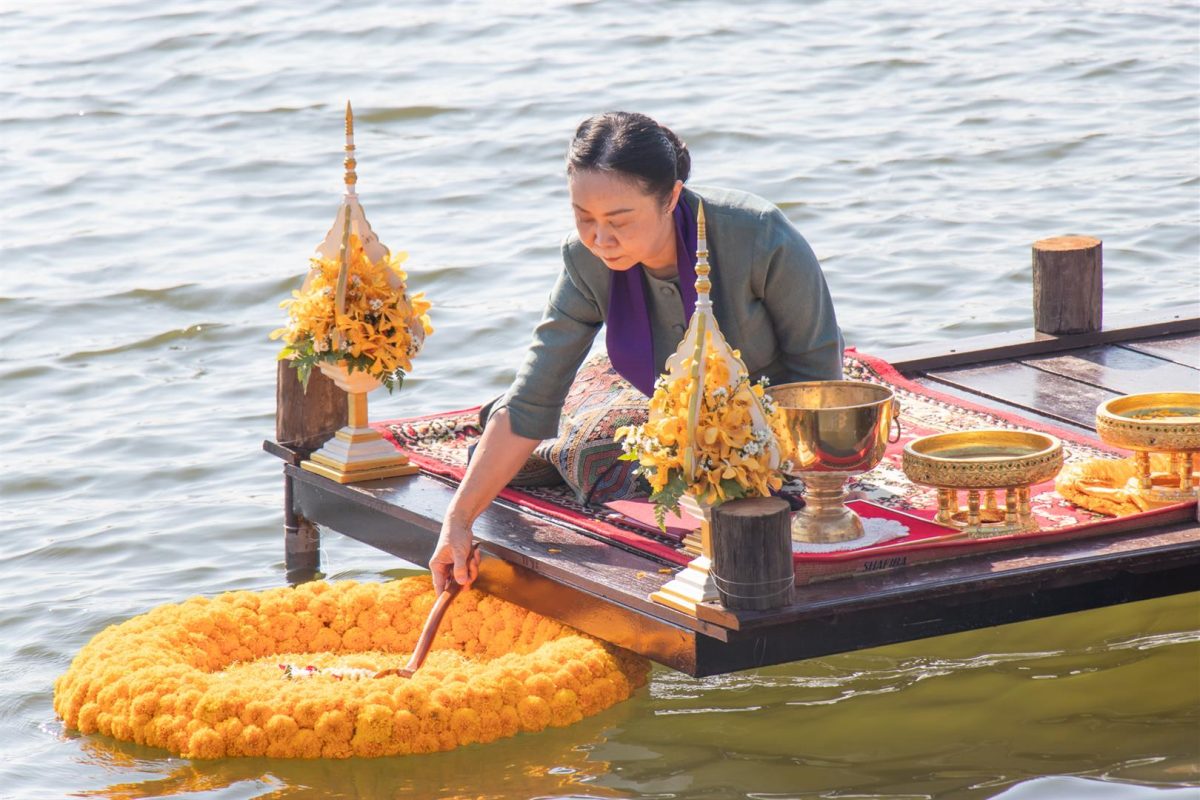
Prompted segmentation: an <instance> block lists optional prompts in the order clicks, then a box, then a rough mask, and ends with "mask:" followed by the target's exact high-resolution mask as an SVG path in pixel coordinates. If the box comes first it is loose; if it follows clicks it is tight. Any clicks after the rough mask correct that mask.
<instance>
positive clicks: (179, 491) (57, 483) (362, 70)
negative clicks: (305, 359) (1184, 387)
mask: <svg viewBox="0 0 1200 800" xmlns="http://www.w3.org/2000/svg"><path fill="white" fill-rule="evenodd" d="M918 6H919V4H912V3H903V2H896V1H895V0H884V2H879V3H871V4H862V3H854V2H849V0H827V1H826V2H815V3H788V2H763V3H755V4H747V5H741V4H730V3H717V2H712V1H711V0H695V1H688V2H673V3H668V2H639V3H619V4H618V3H606V2H561V1H559V2H545V3H540V4H529V5H523V4H515V3H514V4H504V3H485V2H448V3H436V4H435V3H398V4H393V3H384V2H373V3H372V2H364V3H332V2H318V3H304V4H291V3H283V2H277V1H274V0H271V1H267V2H257V3H238V2H219V1H217V0H212V1H207V2H206V1H204V0H193V1H189V0H168V1H167V2H158V3H150V2H146V0H127V1H126V2H88V3H60V2H40V3H33V2H17V3H11V2H10V3H7V4H5V5H4V6H3V7H2V8H0V31H2V32H3V42H2V48H0V52H3V54H4V55H3V56H2V57H3V59H4V67H5V69H4V72H3V75H4V80H3V81H0V142H2V143H3V147H2V149H0V153H2V158H3V162H2V165H3V180H2V181H0V191H2V192H3V195H2V197H0V200H2V202H0V247H2V248H3V258H4V260H3V264H2V266H0V407H2V411H3V413H2V414H0V419H2V420H3V421H4V422H3V433H4V441H5V443H6V455H7V459H6V469H5V470H4V471H3V473H2V474H0V520H2V521H3V524H4V528H5V530H6V532H7V535H6V536H4V537H3V538H2V539H0V565H3V567H2V568H3V573H2V574H3V578H4V579H3V581H2V582H0V752H3V754H4V758H3V759H0V787H3V788H0V795H2V796H5V797H8V796H12V797H19V798H54V797H67V796H89V797H150V796H166V795H181V796H189V797H204V798H249V797H276V798H284V797H286V798H301V797H440V796H445V797H472V798H475V797H489V798H490V797H530V796H545V797H560V796H589V797H621V798H626V797H631V798H725V797H729V798H733V797H748V796H753V797H763V798H766V797H770V798H784V797H818V796H821V797H847V796H853V797H887V798H916V797H932V796H938V797H940V796H957V797H996V796H998V797H1006V798H1022V799H1023V798H1028V797H1062V796H1070V794H1071V793H1079V792H1082V793H1086V794H1087V795H1089V796H1096V797H1102V798H1104V797H1109V796H1111V797H1141V796H1145V795H1151V796H1158V795H1160V794H1163V795H1164V796H1173V793H1174V792H1177V791H1178V792H1183V791H1190V790H1191V788H1193V787H1195V786H1197V785H1200V758H1198V749H1200V747H1198V741H1200V719H1198V718H1200V712H1198V709H1200V680H1198V678H1200V669H1198V664H1200V648H1198V647H1197V641H1196V640H1197V637H1198V634H1197V631H1198V630H1200V619H1197V617H1198V613H1197V598H1196V597H1195V596H1191V597H1182V598H1174V599H1168V600H1162V601H1156V602H1151V603H1141V604H1135V605H1131V606H1126V607H1121V608H1113V609H1108V610H1103V611H1098V612H1089V613H1087V614H1076V615H1071V616H1066V617H1060V618H1055V619H1051V620H1045V621H1040V622H1034V623H1027V624H1023V625H1017V626H1010V627H1005V628H997V629H992V630H986V631H980V632H976V633H971V634H964V635H960V636H955V637H948V638H944V639H937V640H930V641H924V642H914V643H910V644H905V645H902V646H896V647H891V648H885V649H881V650H873V651H866V652H862V653H854V654H847V655H843V656H837V657H832V658H824V659H817V660H813V661H809V662H803V663H799V664H792V665H787V666H781V667H775V668H771V669H766V670H758V671H752V672H745V673H739V674H736V675H730V676H725V677H722V678H714V679H709V680H692V679H690V678H686V677H683V676H680V675H677V674H673V673H671V672H668V671H666V670H660V671H656V672H655V674H654V677H653V681H652V683H651V685H650V687H649V688H648V689H647V690H644V691H643V692H642V693H641V694H640V695H639V696H638V697H637V698H635V699H634V700H632V701H630V702H628V703H626V704H623V705H622V706H620V707H619V708H616V709H613V710H611V711H609V712H606V713H605V714H602V715H600V716H598V717H595V718H593V719H590V720H587V721H585V722H583V723H581V724H579V725H576V726H574V727H572V728H570V729H566V730H554V731H549V732H546V733H543V734H539V735H536V736H522V737H518V738H516V739H513V740H508V741H505V742H500V743H497V744H493V745H490V746H487V747H474V748H469V749H466V750H463V751H462V752H456V753H447V754H440V755H436V756H430V757H423V758H410V759H400V760H390V761H375V762H372V761H349V762H341V763H324V762H322V763H295V764H293V763H281V762H276V761H265V760H251V761H233V760H227V761H220V762H216V763H193V762H188V761H182V760H179V759H175V758H170V757H168V756H167V755H166V754H165V753H163V752H162V751H156V750H149V749H145V748H138V747H134V746H129V745H125V744H120V743H116V742H113V741H109V740H106V739H103V738H101V737H82V738H81V737H77V736H73V735H70V734H67V733H65V732H64V731H63V729H62V727H61V725H60V724H59V723H58V722H57V721H56V720H55V718H54V715H53V712H52V710H51V707H50V700H51V684H52V682H53V680H54V678H55V677H56V676H57V675H59V674H61V673H62V672H63V671H64V670H65V669H66V666H67V664H68V663H69V661H70V659H71V657H72V656H73V655H74V653H75V652H76V651H77V650H78V649H79V648H80V647H81V646H82V645H83V644H84V643H85V642H86V641H87V640H88V639H89V638H90V637H91V636H93V635H94V634H95V633H96V632H98V631H99V630H101V629H102V628H103V627H104V626H105V625H108V624H111V623H114V622H118V621H120V620H123V619H126V618H128V617H130V616H132V615H134V614H137V613H139V612H141V611H144V610H146V609H148V608H150V607H153V606H155V605H158V604H160V603H164V602H169V601H175V600H179V599H181V598H183V597H186V596H190V595H192V594H207V595H211V594H214V593H217V592H220V591H223V590H227V589H234V588H238V589H258V588H265V587H269V586H277V585H280V584H281V583H283V582H284V575H283V564H282V542H281V538H282V537H281V525H282V520H281V511H280V507H281V488H282V486H281V481H280V478H279V465H278V462H276V461H275V460H273V459H271V458H270V457H268V456H266V455H264V454H263V453H261V452H260V450H259V447H260V443H261V441H262V439H263V438H265V437H267V436H269V435H270V434H271V433H272V430H273V428H272V415H273V402H274V354H275V349H276V347H275V345H274V343H271V342H268V341H267V339H266V334H267V332H268V331H270V330H271V329H272V328H274V327H276V326H277V325H278V324H279V323H280V319H281V312H280V310H279V309H278V308H277V303H278V302H279V300H281V299H282V298H283V297H285V296H287V294H288V292H289V291H290V290H291V289H292V288H294V287H295V286H296V285H297V284H298V280H299V276H300V275H301V274H302V272H303V271H304V269H305V268H306V266H307V258H308V256H309V255H310V254H311V252H312V250H313V248H314V247H315V246H316V244H317V243H318V242H319V241H321V239H322V238H323V236H324V234H325V231H326V230H327V228H328V226H329V225H330V223H331V221H332V219H333V215H334V212H335V210H336V206H337V203H338V197H339V191H340V186H341V184H340V181H341V166H340V161H341V154H340V145H341V124H342V123H341V108H342V105H343V104H344V102H345V101H346V99H351V100H353V102H354V104H355V108H356V109H357V112H358V116H357V119H358V125H357V131H358V137H357V138H358V145H359V164H360V166H359V175H360V182H359V190H360V193H361V195H362V197H363V200H364V203H365V206H366V209H367V212H368V215H369V217H370V219H371V220H372V222H373V224H374V227H375V229H376V230H377V231H378V232H379V233H380V235H381V237H382V239H383V241H384V242H385V243H387V244H388V245H390V246H391V247H392V248H393V249H396V250H407V251H408V252H409V253H410V254H411V258H410V261H409V264H408V265H409V267H410V268H411V273H412V282H413V284H414V285H415V286H416V287H417V288H419V289H421V290H424V291H426V292H427V293H428V294H429V296H430V297H431V298H432V299H433V300H434V302H435V304H436V305H435V309H434V319H435V324H436V326H437V332H436V333H435V335H434V336H433V337H432V338H431V339H430V341H429V344H428V347H427V348H426V350H425V353H424V354H423V356H422V357H421V359H420V360H419V361H418V363H417V369H416V372H415V373H414V374H413V375H412V377H411V378H410V380H409V381H408V383H407V385H406V387H405V389H404V391H403V392H402V393H400V394H399V395H396V396H394V397H387V396H385V395H381V394H379V393H377V394H376V395H374V396H372V400H371V402H372V409H373V415H374V416H375V417H376V418H382V417H385V416H401V415H407V414H419V413H427V412H432V411H436V410H439V409H446V408H460V407H463V406H466V405H472V404H474V403H477V402H479V401H480V400H481V399H485V398H488V397H491V396H493V395H494V394H496V393H498V392H499V391H501V390H502V389H503V388H504V387H505V386H506V385H507V383H508V381H509V380H510V379H511V376H512V374H513V371H514V368H515V366H516V365H517V363H518V362H519V359H520V356H521V353H522V351H523V349H524V347H525V345H526V343H527V340H528V335H529V331H530V329H531V327H532V326H533V324H534V323H535V322H536V320H537V317H538V315H539V313H540V310H541V306H542V303H543V302H544V300H545V297H546V294H547V292H548V290H549V288H550V285H551V283H552V281H553V279H554V275H555V272H556V270H557V269H558V266H559V252H558V249H559V243H560V241H561V238H562V236H563V234H564V233H565V232H566V231H567V229H568V227H569V226H570V224H571V220H570V214H569V209H568V205H567V201H566V194H565V188H564V178H563V174H562V158H563V154H564V152H565V147H566V142H567V140H568V137H569V135H570V133H571V131H572V130H573V129H574V127H575V125H576V124H577V123H578V122H579V121H580V120H581V119H582V118H583V117H585V116H587V115H589V114H591V113H595V112H598V111H602V110H607V109H610V108H627V109H635V110H642V111H645V112H647V113H650V114H652V115H653V116H655V117H657V118H658V119H660V120H661V121H662V122H663V123H665V124H668V125H670V126H672V127H673V128H674V129H675V130H676V131H677V132H678V133H679V134H680V135H681V136H682V137H683V138H684V139H685V140H686V141H687V142H688V143H689V145H690V147H691V149H692V152H693V160H694V164H695V172H694V181H695V182H697V183H702V184H715V185H727V186H734V187H737V188H742V189H746V190H749V191H753V192H756V193H758V194H761V195H763V196H765V197H767V198H769V199H771V200H772V201H774V202H776V203H778V204H779V205H780V206H781V207H782V208H783V209H784V210H785V211H786V213H787V214H788V216H789V217H791V219H793V220H794V221H795V222H796V224H797V225H798V226H799V227H800V229H801V230H802V231H803V232H804V233H805V235H806V236H807V238H808V239H809V241H810V242H811V243H812V245H813V247H814V249H815V250H816V252H817V254H818V256H819V258H820V259H821V261H822V263H823V265H824V267H825V270H826V275H827V277H828V280H829V283H830V286H831V289H832V292H833V294H834V297H835V301H836V303H837V307H838V312H839V318H840V321H841V323H842V326H843V328H844V330H845V333H846V338H847V341H848V342H849V343H851V344H856V345H858V346H859V347H860V348H862V349H864V350H867V351H870V350H872V349H875V350H878V349H881V348H884V347H889V346H894V345H903V344H909V343H919V342H929V341H945V342H949V341H951V340H955V339H958V338H960V337H963V336H969V335H974V334H982V333H988V332H993V331H999V330H1007V329H1013V328H1028V327H1029V325H1030V317H1031V311H1030V289H1029V261H1030V256H1029V248H1030V244H1031V243H1032V242H1033V241H1034V240H1036V239H1039V238H1042V237H1045V236H1051V235H1058V234H1066V233H1080V234H1090V235H1095V236H1099V237H1101V238H1102V239H1104V249H1105V262H1106V263H1105V290H1106V293H1105V302H1106V308H1105V310H1106V314H1107V315H1109V316H1110V317H1115V316H1119V315H1137V316H1140V317H1142V318H1150V317H1153V316H1155V315H1157V314H1159V313H1162V312H1163V310H1164V309H1167V308H1169V307H1174V306H1177V305H1178V304H1180V303H1192V304H1193V305H1194V304H1195V302H1196V301H1197V299H1198V285H1200V279H1198V277H1197V268H1198V264H1200V224H1198V223H1200V166H1198V164H1197V146H1198V145H1200V118H1198V114H1197V85H1198V81H1197V76H1198V74H1200V72H1198V71H1200V37H1198V36H1197V32H1198V30H1200V11H1198V10H1197V7H1196V6H1195V4H1194V3H1184V2H1179V3H1171V2H1162V3H1155V4H1129V3H1117V2H1105V1H1104V0H1099V1H1098V2H1093V3H1087V4H1084V5H1078V4H1056V3H1051V2H1036V1H1035V0H1019V2H1014V3H1003V4H983V3H965V4H958V5H957V6H954V7H946V8H943V9H939V10H937V11H934V10H931V9H926V10H921V8H919V7H918ZM323 559H324V564H325V566H326V569H327V570H328V572H329V574H330V577H333V578H351V577H352V578H356V579H359V580H382V579H386V578H388V577H391V576H394V575H396V574H398V573H397V569H398V568H399V567H401V566H402V565H400V564H398V562H396V561H395V560H394V559H391V558H389V557H386V556H384V555H383V554H381V553H378V552H376V551H373V550H371V549H369V548H366V547H364V546H362V545H358V544H355V543H353V542H350V541H349V540H346V539H344V538H342V537H340V536H337V535H332V534H331V535H328V536H327V537H326V538H325V545H324V552H323ZM1184 787H1189V788H1186V789H1185V788H1184Z"/></svg>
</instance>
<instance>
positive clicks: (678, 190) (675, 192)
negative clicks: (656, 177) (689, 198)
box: [667, 181, 683, 214]
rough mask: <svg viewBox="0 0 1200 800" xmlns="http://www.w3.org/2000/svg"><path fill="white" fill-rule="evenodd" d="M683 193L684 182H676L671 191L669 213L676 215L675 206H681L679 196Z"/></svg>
mask: <svg viewBox="0 0 1200 800" xmlns="http://www.w3.org/2000/svg"><path fill="white" fill-rule="evenodd" d="M682 193H683V181H675V186H674V187H672V189H671V199H670V200H668V201H667V213H668V214H674V213H675V206H677V205H679V195H680V194H682Z"/></svg>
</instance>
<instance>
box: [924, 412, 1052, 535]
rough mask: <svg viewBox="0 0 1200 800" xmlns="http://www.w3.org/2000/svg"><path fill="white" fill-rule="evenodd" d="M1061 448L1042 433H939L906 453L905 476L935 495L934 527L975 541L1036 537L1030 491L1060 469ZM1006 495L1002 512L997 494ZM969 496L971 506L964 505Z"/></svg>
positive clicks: (989, 430)
mask: <svg viewBox="0 0 1200 800" xmlns="http://www.w3.org/2000/svg"><path fill="white" fill-rule="evenodd" d="M1062 464H1063V448H1062V443H1061V442H1060V441H1059V440H1058V439H1056V438H1054V437H1053V436H1049V435H1047V434H1044V433H1034V432H1033V431H1017V430H1005V429H996V430H992V429H985V430H974V431H956V432H953V433H936V434H933V435H931V436H922V437H920V438H919V439H914V440H912V441H911V442H909V443H908V444H907V445H905V447H904V455H903V468H904V474H905V475H907V476H908V479H909V480H911V481H912V482H913V483H919V484H921V485H923V486H932V487H934V488H936V489H937V497H938V512H937V516H936V517H934V522H937V523H938V524H941V525H950V526H953V527H955V528H959V529H961V530H962V531H963V532H964V533H965V534H966V535H967V536H968V537H970V538H972V539H985V538H988V537H990V536H1006V535H1008V534H1014V533H1032V532H1033V531H1036V530H1038V523H1037V519H1036V518H1035V517H1034V516H1033V511H1032V510H1031V509H1030V507H1029V488H1030V487H1031V486H1033V485H1034V484H1037V483H1040V482H1042V481H1044V480H1047V479H1049V478H1053V477H1054V476H1055V475H1056V474H1058V471H1059V470H1060V469H1061V468H1062ZM1001 490H1003V491H1004V508H1003V509H1002V508H1000V506H999V504H998V503H997V500H996V493H997V492H999V491H1001ZM961 492H966V494H967V506H966V508H965V509H964V508H963V507H962V505H961V503H960V500H959V498H960V496H961V494H960V493H961Z"/></svg>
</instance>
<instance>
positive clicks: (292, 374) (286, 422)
mask: <svg viewBox="0 0 1200 800" xmlns="http://www.w3.org/2000/svg"><path fill="white" fill-rule="evenodd" d="M347 414H348V407H347V400H346V393H345V392H343V391H342V390H341V389H339V388H338V387H337V385H336V384H335V383H334V382H333V381H331V380H330V379H329V378H326V377H325V373H323V372H321V371H320V370H317V369H314V370H313V371H312V374H311V375H310V376H309V380H308V391H307V392H305V391H304V386H303V385H302V384H301V383H300V380H299V379H298V378H297V377H296V370H294V369H293V368H292V365H291V364H289V363H288V362H286V361H280V362H278V365H277V368H276V373H275V441H277V442H279V444H281V445H283V446H284V447H290V448H291V449H293V450H297V451H301V452H302V453H303V454H304V455H305V456H307V455H308V454H309V453H310V452H311V451H313V450H316V449H317V448H318V447H320V446H321V445H322V444H324V443H325V440H326V439H328V438H329V437H330V436H333V434H334V433H335V432H336V431H337V429H338V428H340V427H342V426H343V425H345V424H346V419H347Z"/></svg>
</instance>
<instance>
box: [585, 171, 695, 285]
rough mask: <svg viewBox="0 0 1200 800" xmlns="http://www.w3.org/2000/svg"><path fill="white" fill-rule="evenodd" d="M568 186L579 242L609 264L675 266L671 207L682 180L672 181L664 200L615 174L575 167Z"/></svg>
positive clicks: (622, 267) (620, 266)
mask: <svg viewBox="0 0 1200 800" xmlns="http://www.w3.org/2000/svg"><path fill="white" fill-rule="evenodd" d="M568 188H569V189H570V193H571V207H572V208H573V209H574V211H575V228H576V230H578V231H579V239H580V241H582V242H583V244H584V246H585V247H587V249H588V250H591V251H592V253H593V254H594V255H595V256H596V257H597V258H599V259H600V260H601V261H603V262H604V263H605V265H606V266H607V267H608V268H609V269H611V270H616V271H618V272H624V271H625V270H627V269H630V268H631V267H634V266H636V265H637V264H639V263H640V264H645V265H646V266H647V267H650V268H652V269H666V268H674V266H675V224H674V221H673V220H672V218H671V212H673V211H674V210H675V204H676V203H677V202H679V192H680V190H681V189H682V188H683V183H681V182H680V181H676V182H675V188H674V190H673V191H672V192H671V194H670V196H669V197H668V198H667V203H666V205H663V202H662V200H661V199H660V198H658V197H656V196H654V195H651V194H646V193H645V192H644V191H642V187H641V186H640V185H639V184H638V182H637V181H636V180H631V179H629V178H625V177H623V176H621V175H620V174H619V173H612V172H601V171H600V170H590V169H589V170H578V171H576V172H573V173H571V174H570V176H569V177H568Z"/></svg>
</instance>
